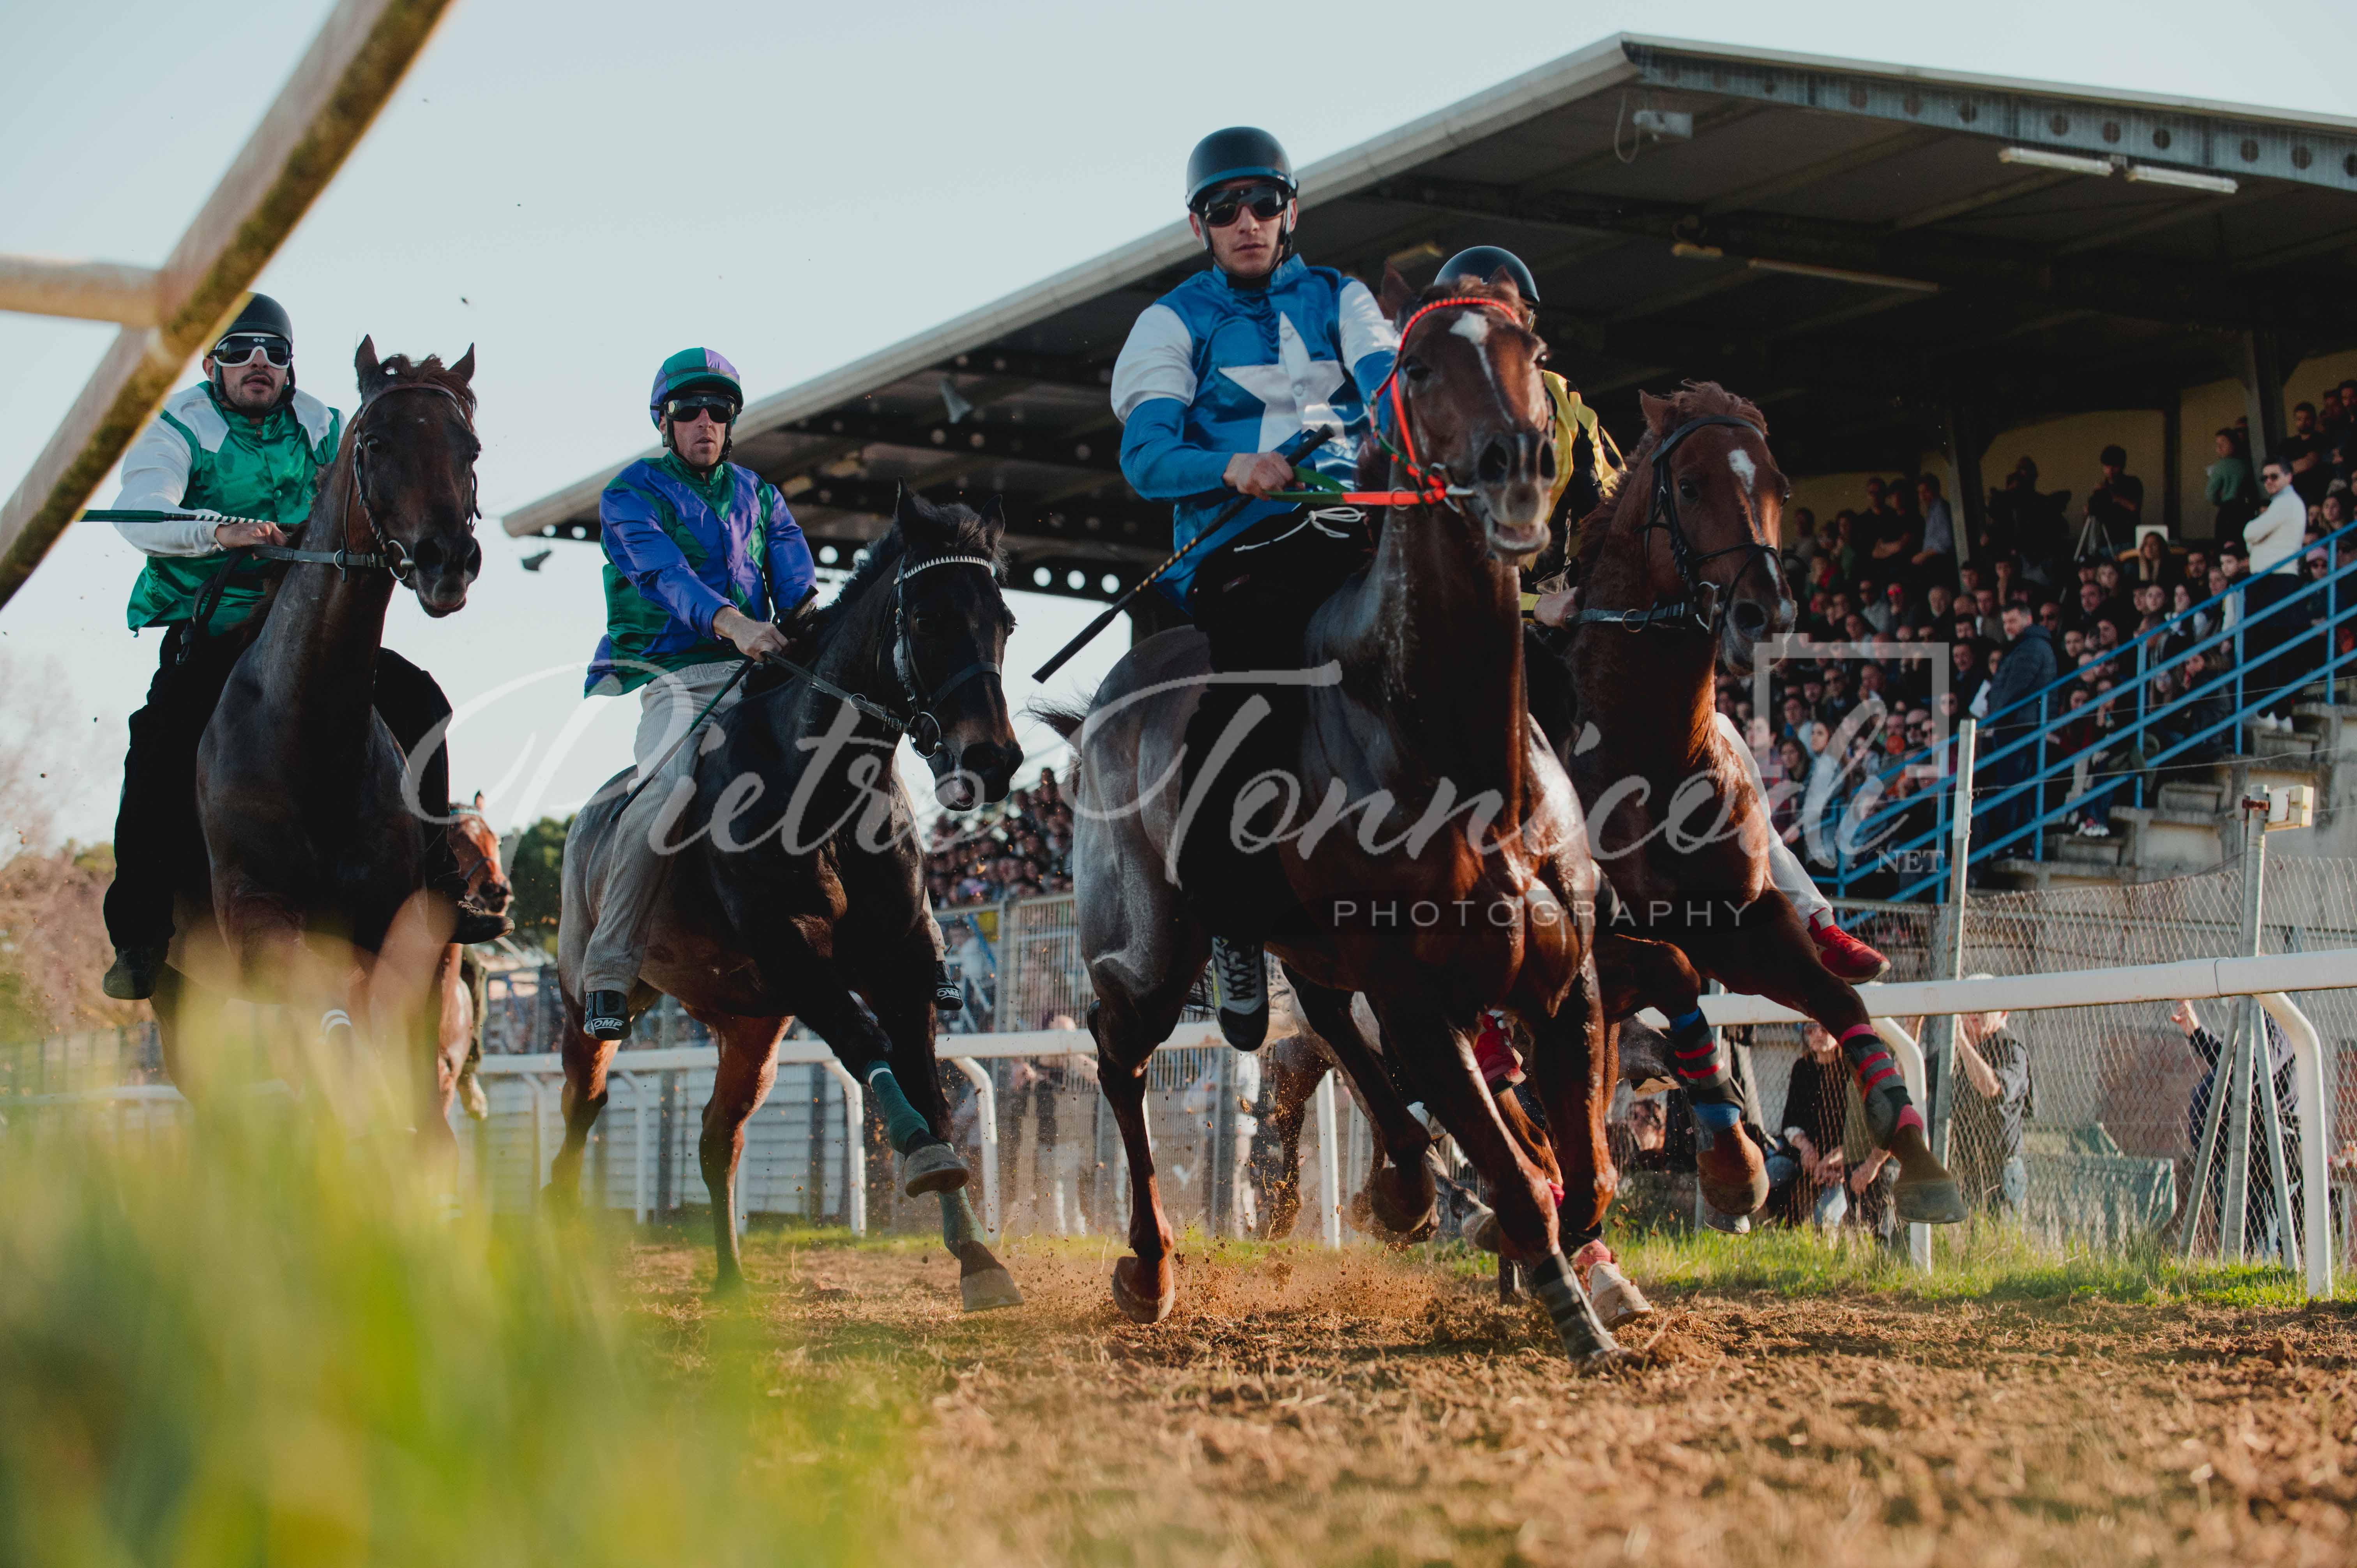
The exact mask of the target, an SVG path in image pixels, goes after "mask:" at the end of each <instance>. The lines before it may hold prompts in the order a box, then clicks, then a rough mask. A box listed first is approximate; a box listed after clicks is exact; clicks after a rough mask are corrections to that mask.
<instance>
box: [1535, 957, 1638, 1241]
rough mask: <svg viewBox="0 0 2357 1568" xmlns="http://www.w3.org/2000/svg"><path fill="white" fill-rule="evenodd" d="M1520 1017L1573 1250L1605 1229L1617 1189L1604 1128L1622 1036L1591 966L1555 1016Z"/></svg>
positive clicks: (1564, 1235)
mask: <svg viewBox="0 0 2357 1568" xmlns="http://www.w3.org/2000/svg"><path fill="white" fill-rule="evenodd" d="M1523 1023H1524V1024H1525V1025H1526V1026H1528V1027H1529V1029H1530V1031H1531V1043H1532V1046H1533V1047H1534V1048H1533V1051H1532V1060H1531V1076H1532V1078H1533V1079H1534V1083H1535V1086H1536V1088H1537V1090H1538V1094H1539V1104H1540V1105H1541V1106H1542V1107H1543V1108H1544V1110H1545V1112H1546V1122H1547V1133H1548V1141H1549V1142H1550V1143H1551V1144H1553V1145H1554V1148H1555V1155H1556V1157H1557V1158H1558V1159H1560V1160H1561V1161H1562V1163H1563V1204H1562V1208H1561V1209H1560V1210H1559V1211H1558V1213H1557V1216H1556V1222H1557V1224H1558V1226H1559V1227H1560V1229H1561V1240H1562V1242H1563V1249H1564V1251H1566V1252H1571V1251H1577V1250H1578V1249H1579V1248H1581V1247H1584V1246H1586V1245H1587V1243H1588V1242H1590V1241H1593V1240H1596V1239H1597V1238H1598V1237H1599V1236H1601V1235H1602V1234H1603V1233H1604V1216H1605V1212H1606V1211H1607V1210H1608V1209H1609V1208H1611V1206H1612V1197H1613V1194H1614V1193H1615V1192H1616V1191H1618V1190H1619V1187H1620V1173H1619V1172H1618V1171H1617V1170H1615V1169H1614V1168H1613V1165H1612V1153H1611V1146H1610V1144H1609V1143H1608V1142H1607V1141H1606V1137H1605V1131H1604V1121H1605V1115H1606V1113H1607V1112H1609V1111H1610V1110H1611V1108H1612V1091H1613V1088H1614V1086H1615V1084H1616V1082H1617V1080H1618V1079H1619V1077H1620V1070H1619V1062H1618V1060H1617V1059H1616V1058H1617V1055H1618V1053H1617V1050H1616V1048H1615V1047H1616V1046H1617V1045H1618V1037H1617V1036H1615V1034H1614V1032H1613V1030H1612V1028H1611V1026H1609V1024H1608V1023H1607V1022H1606V1020H1605V1017H1604V1013H1603V1008H1602V1006H1601V1004H1600V1001H1599V998H1598V994H1597V981H1596V977H1595V973H1594V971H1592V970H1590V969H1589V968H1587V967H1586V966H1582V968H1581V969H1580V972H1579V973H1578V975H1577V977H1575V978H1574V979H1573V981H1572V983H1571V990H1570V992H1569V993H1567V994H1566V996H1565V997H1564V999H1563V1003H1562V1004H1561V1005H1560V1006H1558V1007H1557V1008H1556V1009H1555V1015H1554V1016H1553V1017H1548V1016H1545V1015H1531V1016H1525V1017H1524V1018H1523Z"/></svg>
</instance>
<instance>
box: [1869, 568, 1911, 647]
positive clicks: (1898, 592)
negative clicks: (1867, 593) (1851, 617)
mask: <svg viewBox="0 0 2357 1568" xmlns="http://www.w3.org/2000/svg"><path fill="white" fill-rule="evenodd" d="M1906 613H1907V588H1906V585H1904V584H1902V583H1900V582H1899V581H1898V579H1896V578H1893V579H1892V580H1891V581H1890V583H1889V585H1887V586H1885V587H1884V588H1883V590H1882V596H1881V597H1879V598H1878V599H1875V600H1873V601H1871V602H1869V603H1868V604H1867V607H1866V610H1865V615H1866V620H1867V625H1869V626H1871V627H1872V628H1874V630H1875V634H1876V635H1877V636H1878V637H1889V635H1890V634H1891V633H1892V632H1894V631H1896V630H1897V629H1898V628H1899V623H1900V619H1901V618H1903V617H1904V616H1905V615H1906Z"/></svg>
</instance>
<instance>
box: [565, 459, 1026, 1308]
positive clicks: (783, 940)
mask: <svg viewBox="0 0 2357 1568" xmlns="http://www.w3.org/2000/svg"><path fill="white" fill-rule="evenodd" d="M1003 529H1004V522H1003V521H1002V519H1001V518H1000V516H999V513H998V508H997V503H996V501H995V500H994V501H993V502H991V503H989V504H988V505H986V506H985V508H984V510H982V512H980V513H978V514H977V513H976V512H974V511H973V510H969V509H968V508H965V507H963V506H954V505H952V506H944V507H942V508H939V509H936V508H934V507H933V506H931V504H929V503H928V502H926V501H924V500H923V499H920V498H918V497H915V496H912V495H909V494H906V493H903V495H902V496H901V498H900V501H899V508H898V515H897V517H896V518H895V520H894V522H893V526H892V531H891V532H888V533H887V534H886V535H885V536H884V537H883V538H881V539H879V540H877V541H876V542H874V543H873V544H870V545H869V546H868V547H867V558H866V562H865V564H862V565H861V566H860V567H859V569H858V570H857V571H856V572H855V573H854V574H853V575H851V577H850V579H849V580H848V581H846V582H845V584H844V585H843V589H842V591H841V593H840V594H838V595H837V596H836V597H835V600H834V603H833V604H832V605H829V606H828V607H826V608H825V609H823V610H822V611H820V612H819V625H818V628H817V630H816V632H815V633H814V636H815V638H816V639H817V641H818V643H819V651H818V653H817V654H815V655H814V656H813V658H814V666H815V671H816V673H817V675H818V676H819V678H820V680H821V681H822V682H824V683H825V684H824V685H823V686H820V685H815V684H813V682H809V681H806V680H802V679H799V678H797V679H794V680H792V681H791V682H785V683H781V682H780V681H777V680H771V679H768V678H766V677H765V678H764V680H763V681H762V682H757V683H756V684H755V685H754V686H753V687H751V688H748V690H750V691H751V692H752V693H753V694H750V695H748V696H747V697H746V699H745V701H744V702H743V703H740V704H739V705H738V706H737V708H736V709H735V710H734V711H733V712H731V713H729V714H724V715H720V716H716V717H715V718H714V719H713V720H712V721H711V723H712V725H713V727H714V729H715V730H716V731H717V732H718V734H716V735H714V736H707V737H705V738H704V739H703V741H702V742H701V749H700V750H699V752H698V754H697V761H696V764H695V768H694V798H693V800H689V801H687V802H686V803H685V804H684V805H683V807H681V808H675V809H674V811H673V817H672V819H671V820H670V821H669V822H666V823H665V824H664V825H663V827H662V832H664V833H665V834H666V842H667V843H674V844H678V843H683V844H684V847H682V848H680V849H678V851H677V853H676V854H675V855H674V856H673V864H672V867H671V871H670V874H669V875H668V876H667V878H666V879H665V881H664V885H663V889H662V895H661V897H660V899H659V900H658V902H657V904H656V907H655V910H654V913H653V916H652V918H651V922H650V924H649V927H648V937H649V940H648V943H647V958H646V964H645V967H644V968H643V969H642V970H641V971H640V977H639V984H638V987H637V989H636V990H635V991H634V992H633V993H632V994H631V997H630V1010H631V1012H632V1014H633V1015H637V1014H638V1013H640V1012H642V1011H643V1010H644V1009H645V1008H646V1007H648V1006H649V1005H651V1004H652V1003H653V1001H654V999H655V997H656V996H657V994H658V993H662V994H668V995H672V996H675V997H677V998H679V1000H680V1002H681V1003H682V1004H683V1005H684V1006H685V1007H686V1009H687V1012H688V1014H689V1015H690V1016H692V1017H694V1018H696V1019H697V1020H699V1021H700V1022H702V1023H703V1024H704V1025H705V1026H706V1027H707V1028H709V1029H710V1030H711V1031H712V1033H713V1035H714V1036H715V1038H716V1039H717V1040H718V1042H719V1045H720V1064H719V1073H718V1076H717V1077H716V1079H714V1081H713V1086H712V1099H711V1101H710V1102H709V1103H707V1104H706V1105H705V1111H704V1135H703V1138H702V1140H701V1141H700V1142H699V1144H698V1145H697V1152H698V1155H699V1159H700V1162H701V1164H702V1165H703V1170H704V1182H705V1188H706V1190H707V1191H708V1192H709V1194H710V1196H711V1200H712V1228H713V1244H714V1248H715V1250H716V1253H717V1255H718V1259H719V1263H718V1270H717V1273H716V1276H715V1288H716V1289H717V1290H730V1289H735V1288H737V1287H739V1286H740V1285H741V1284H742V1283H743V1278H744V1276H743V1272H742V1268H741V1264H740V1260H739V1255H738V1249H737V1228H736V1192H737V1161H738V1159H739V1158H740V1157H741V1156H742V1155H743V1153H744V1149H745V1124H746V1122H748V1121H749V1120H750V1119H751V1117H752V1115H753V1112H755V1111H757V1110H759V1108H760V1104H761V1101H763V1100H764V1099H766V1098H767V1097H768V1095H769V1092H770V1084H771V1083H772V1082H773V1081H774V1080H775V1079H776V1077H777V1070H778V1069H777V1052H778V1041H779V1040H780V1038H781V1037H782V1036H784V1034H785V1030H786V1026H787V1024H788V1023H789V1022H791V1019H792V1018H794V1017H796V1016H799V1017H800V1018H801V1019H802V1022H804V1023H805V1024H807V1025H809V1026H811V1027H812V1028H813V1029H815V1030H816V1031H817V1032H818V1033H819V1035H820V1036H821V1037H823V1039H824V1040H825V1041H826V1042H827V1045H828V1047H830V1048H831V1049H832V1050H833V1051H834V1054H835V1056H836V1058H838V1059H839V1060H840V1061H841V1062H842V1063H843V1065H844V1066H845V1067H846V1068H848V1069H850V1070H851V1071H852V1073H853V1074H855V1075H856V1077H858V1078H859V1079H861V1080H862V1081H864V1082H866V1083H867V1084H868V1085H869V1088H870V1090H872V1091H873V1092H874V1094H875V1097H876V1099H877V1101H879V1102H880V1104H881V1106H882V1108H883V1109H884V1110H885V1112H886V1121H887V1123H888V1126H890V1125H892V1124H893V1119H894V1114H895V1113H896V1112H898V1113H899V1114H900V1115H902V1116H903V1117H907V1118H921V1125H912V1126H906V1127H903V1128H900V1129H896V1130H895V1132H894V1142H895V1145H896V1147H898V1148H899V1152H900V1155H901V1158H902V1160H903V1162H904V1165H905V1168H904V1173H903V1190H904V1191H906V1192H907V1193H908V1194H909V1196H910V1197H915V1196H917V1195H918V1194H919V1193H920V1192H934V1193H937V1194H938V1195H939V1196H940V1198H941V1202H942V1242H943V1244H944V1245H945V1246H947V1247H948V1249H949V1251H950V1252H951V1253H952V1256H954V1257H955V1258H956V1259H957V1260H958V1265H959V1288H960V1291H961V1293H962V1294H963V1297H964V1300H965V1304H966V1307H967V1310H969V1311H980V1310H983V1309H984V1308H986V1307H993V1306H1008V1305H1015V1304H1016V1303H1017V1302H1019V1301H1020V1300H1021V1299H1022V1298H1021V1296H1020V1294H1018V1293H1017V1290H1016V1287H1015V1282H1014V1281H1013V1279H1012V1278H1010V1277H1009V1276H1008V1275H1007V1273H1006V1269H1005V1267H1004V1266H1003V1265H1002V1264H1001V1263H1000V1262H998V1260H997V1259H996V1257H995V1256H993V1255H992V1253H991V1251H990V1249H989V1247H988V1246H987V1245H986V1244H985V1242H984V1241H983V1240H982V1236H981V1230H980V1224H979V1221H978V1220H976V1219H975V1218H974V1208H973V1205H972V1203H971V1201H970V1200H969V1199H968V1198H967V1197H966V1195H965V1192H964V1190H963V1188H964V1186H965V1183H966V1179H967V1173H966V1171H965V1168H964V1166H963V1165H961V1164H959V1163H958V1161H957V1158H956V1155H954V1154H953V1153H951V1152H950V1150H949V1148H948V1140H949V1131H950V1126H949V1104H948V1101H947V1100H946V1098H945V1097H944V1096H943V1094H942V1076H941V1066H940V1060H939V1058H938V1057H937V1056H936V1055H935V1053H934V1047H933V1026H934V1019H933V977H934V966H935V963H936V961H937V959H936V949H935V945H934V944H935V942H936V941H937V940H938V937H937V934H936V930H935V928H934V926H933V918H932V913H931V909H930V908H928V906H927V904H926V901H925V891H924V857H923V854H922V853H921V852H920V848H919V846H918V843H917V835H916V830H915V823H914V821H913V819H912V817H911V814H910V810H909V800H908V796H907V794H906V793H905V792H904V791H903V790H902V789H901V788H900V785H899V777H898V776H897V775H896V774H895V773H894V772H893V771H892V768H891V763H892V758H893V755H894V751H895V749H896V747H897V746H898V744H899V738H900V736H901V735H902V734H903V733H906V734H908V735H909V736H911V737H912V738H915V737H917V736H922V737H923V739H924V740H925V741H926V742H927V743H929V744H928V745H927V746H926V747H925V750H926V754H927V760H928V762H929V763H930V764H931V767H932V769H933V776H934V798H935V799H936V800H938V801H940V803H941V804H942V805H943V806H945V807H948V808H950V809H952V810H956V811H963V810H967V809H969V808H971V807H974V806H976V805H979V804H980V803H981V802H982V801H983V800H1000V799H1003V798H1004V797H1005V796H1006V789H1007V785H1008V783H1009V781H1010V780H1011V779H1012V778H1013V777H1014V772H1015V769H1016V768H1017V766H1018V765H1019V764H1020V763H1021V761H1022V759H1023V749H1022V747H1021V746H1019V745H1018V744H1017V741H1016V738H1015V731H1014V727H1013V725H1012V724H1011V723H1010V722H1009V720H1008V718H1007V714H1006V696H1005V694H1004V693H1003V692H1002V691H1001V689H1000V686H999V681H998V668H999V663H1000V660H1002V659H1003V658H1004V657H1005V653H1006V634H1007V633H1008V631H1009V630H1011V629H1012V628H1013V627H1014V624H1015V618H1014V617H1013V616H1012V615H1011V614H1010V613H1008V611H1007V608H1006V600H1005V599H1004V598H1003V597H1002V596H1000V593H999V585H998V566H999V561H998V543H999V537H1000V534H1001V532H1003ZM970 676H971V677H972V678H970ZM846 694H847V695H848V696H849V697H850V698H851V699H852V701H849V702H846V701H845V700H844V699H845V695H846ZM903 703H905V704H906V706H907V709H908V712H907V713H906V714H905V715H902V716H898V717H896V716H894V715H893V714H892V710H893V708H894V707H895V706H896V705H899V704H903ZM936 710H938V711H936ZM630 777H631V775H630V773H629V772H627V771H626V772H624V773H623V774H622V775H620V776H619V778H618V779H615V780H614V781H613V783H611V784H608V787H607V788H606V789H604V790H603V791H601V793H600V795H599V797H598V798H597V800H593V801H592V802H591V803H590V805H589V806H588V807H587V808H586V809H585V810H584V811H582V812H581V814H580V816H579V817H578V818H577V819H576V821H575V822H574V824H573V829H572V832H570V833H568V834H567V835H566V837H565V896H564V899H565V901H564V913H563V917H562V926H561V929H560V934H559V938H558V943H557V946H558V959H557V962H558V972H559V975H560V978H561V980H562V983H563V985H564V992H565V1026H564V1034H563V1047H562V1048H563V1054H564V1058H565V1146H564V1148H563V1149H562V1151H560V1152H559V1153H558V1155H557V1156H556V1162H555V1165H554V1169H553V1170H552V1171H551V1173H550V1176H549V1189H550V1192H551V1194H552V1196H553V1197H555V1198H556V1199H558V1200H559V1201H569V1200H572V1199H574V1198H575V1197H576V1196H577V1194H578V1192H579V1190H580V1184H581V1163H582V1161H581V1156H582V1151H583V1149H584V1147H585V1145H586V1144H587V1141H588V1137H589V1129H590V1127H591V1126H592V1125H593V1124H594V1123H595V1122H596V1121H597V1113H598V1112H599V1111H601V1110H602V1109H604V1107H605V1104H606V1093H607V1090H606V1075H607V1070H608V1067H609V1066H610V1065H611V1064H612V1061H613V1058H614V1050H615V1047H614V1042H613V1041H611V1040H599V1039H595V1038H592V1037H591V1036H589V1035H588V1034H587V1033H586V1032H584V1030H583V1029H582V1027H581V1019H582V1012H581V1007H582V1001H583V998H582V994H581V984H580V980H581V963H582V957H583V953H584V950H586V948H587V942H588V938H589V933H590V931H591V930H592V929H594V928H595V926H596V924H597V898H598V893H599V889H600V888H601V887H602V886H603V885H604V867H605V866H606V865H608V864H610V856H611V853H612V852H611V849H610V847H609V841H610V839H611V837H612V834H613V830H614V821H615V819H616V817H617V816H619V814H620V811H621V805H622V799H623V796H624V795H625V794H626V792H627V791H628V789H629V788H630ZM764 800H766V801H768V802H769V804H768V805H767V806H763V807H761V811H760V813H759V814H758V815H757V814H755V812H754V808H755V807H756V806H757V805H758V804H759V802H761V801H764ZM771 813H774V815H772V814H771ZM862 1002H865V1004H866V1008H865V1009H864V1010H863V1008H862V1006H861V1003H862ZM879 1071H880V1072H882V1073H883V1075H884V1076H883V1077H882V1079H881V1081H880V1082H879V1081H878V1078H877V1074H878V1073H879ZM887 1086H891V1087H887ZM902 1096H905V1099H900V1098H899V1097H902ZM896 1100H899V1104H898V1105H896V1104H895V1101H896ZM928 1130H929V1131H928Z"/></svg>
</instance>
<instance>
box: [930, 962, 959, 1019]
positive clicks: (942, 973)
mask: <svg viewBox="0 0 2357 1568" xmlns="http://www.w3.org/2000/svg"><path fill="white" fill-rule="evenodd" d="M964 1008H965V987H964V986H963V985H962V984H960V983H959V982H958V977H957V973H956V972H955V971H953V970H952V969H951V968H950V961H949V960H947V959H943V960H942V961H940V962H939V963H936V964H935V965H933V1011H934V1012H936V1013H957V1012H963V1010H964Z"/></svg>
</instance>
